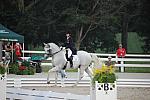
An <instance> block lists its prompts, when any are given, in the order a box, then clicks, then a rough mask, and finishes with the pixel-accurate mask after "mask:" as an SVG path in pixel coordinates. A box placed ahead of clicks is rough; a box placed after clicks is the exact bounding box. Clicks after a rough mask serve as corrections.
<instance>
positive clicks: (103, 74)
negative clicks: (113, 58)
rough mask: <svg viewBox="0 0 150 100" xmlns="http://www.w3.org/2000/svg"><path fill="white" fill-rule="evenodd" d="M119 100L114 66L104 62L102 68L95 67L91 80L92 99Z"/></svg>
mask: <svg viewBox="0 0 150 100" xmlns="http://www.w3.org/2000/svg"><path fill="white" fill-rule="evenodd" d="M100 98H103V100H109V99H111V100H117V87H116V75H115V69H114V66H113V65H111V66H106V65H105V64H103V65H102V66H101V67H100V68H93V78H92V82H91V100H99V99H100Z"/></svg>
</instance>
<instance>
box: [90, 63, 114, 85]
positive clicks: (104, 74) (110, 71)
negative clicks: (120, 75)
mask: <svg viewBox="0 0 150 100" xmlns="http://www.w3.org/2000/svg"><path fill="white" fill-rule="evenodd" d="M95 81H98V83H114V81H116V76H115V69H114V66H113V65H111V66H106V65H105V64H103V65H102V67H101V68H93V79H92V83H93V84H94V83H95Z"/></svg>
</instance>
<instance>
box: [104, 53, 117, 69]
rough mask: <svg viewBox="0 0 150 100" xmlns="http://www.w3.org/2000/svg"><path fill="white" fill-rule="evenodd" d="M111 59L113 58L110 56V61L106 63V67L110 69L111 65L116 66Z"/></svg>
mask: <svg viewBox="0 0 150 100" xmlns="http://www.w3.org/2000/svg"><path fill="white" fill-rule="evenodd" d="M111 59H112V57H111V56H108V61H106V63H105V65H106V66H108V67H109V66H111V65H114V64H115V63H114V62H112V61H111Z"/></svg>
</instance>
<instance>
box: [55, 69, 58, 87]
mask: <svg viewBox="0 0 150 100" xmlns="http://www.w3.org/2000/svg"><path fill="white" fill-rule="evenodd" d="M57 81H58V71H56V73H55V86H57Z"/></svg>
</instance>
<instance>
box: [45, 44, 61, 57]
mask: <svg viewBox="0 0 150 100" xmlns="http://www.w3.org/2000/svg"><path fill="white" fill-rule="evenodd" d="M47 45H48V44H47ZM48 47H49V50H48V53H46V54H47V55H50V56H52V57H53V56H54V55H56V54H57V53H59V52H60V51H62V49H60V50H59V51H56V52H55V53H51V51H52V50H51V49H50V45H48Z"/></svg>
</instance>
